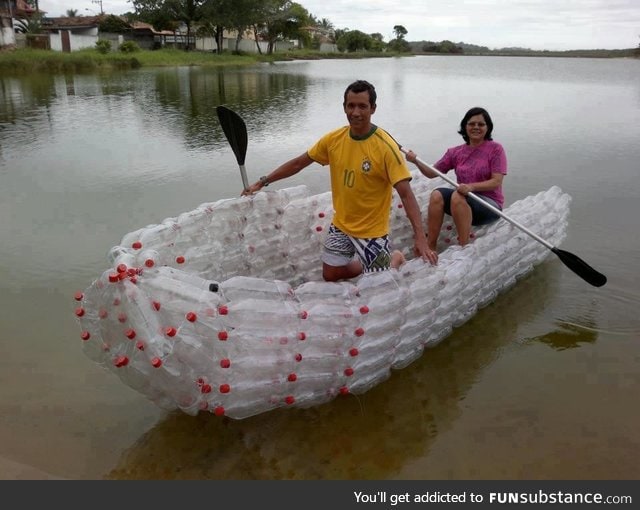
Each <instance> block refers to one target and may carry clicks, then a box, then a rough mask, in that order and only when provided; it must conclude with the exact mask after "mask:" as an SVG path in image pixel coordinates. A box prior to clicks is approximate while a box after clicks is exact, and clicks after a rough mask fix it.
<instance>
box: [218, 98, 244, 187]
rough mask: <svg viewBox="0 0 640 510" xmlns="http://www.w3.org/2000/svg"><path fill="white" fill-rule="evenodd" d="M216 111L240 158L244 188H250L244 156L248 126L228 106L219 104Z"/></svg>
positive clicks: (234, 151) (239, 164) (230, 142)
mask: <svg viewBox="0 0 640 510" xmlns="http://www.w3.org/2000/svg"><path fill="white" fill-rule="evenodd" d="M216 113H217V114H218V120H219V121H220V125H221V126H222V131H224V135H225V136H226V137H227V141H228V142H229V145H231V149H232V150H233V153H234V154H235V155H236V159H237V160H238V166H239V167H240V175H241V176H242V185H243V186H244V189H249V181H248V180H247V171H246V169H245V167H244V158H245V156H246V154H247V126H246V125H245V123H244V120H242V117H240V115H238V114H237V113H236V112H234V111H233V110H230V109H229V108H227V107H226V106H222V105H220V106H217V107H216Z"/></svg>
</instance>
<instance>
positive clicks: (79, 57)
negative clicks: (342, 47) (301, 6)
mask: <svg viewBox="0 0 640 510" xmlns="http://www.w3.org/2000/svg"><path fill="white" fill-rule="evenodd" d="M392 56H395V55H394V54H391V53H384V54H382V53H354V54H348V55H345V54H343V53H320V52H317V51H315V52H314V51H291V52H286V53H276V54H273V55H259V54H246V55H234V54H231V53H223V54H222V55H217V54H215V53H211V52H202V51H188V52H187V51H182V50H173V49H163V50H157V51H148V50H140V51H136V52H134V53H119V52H111V53H107V54H106V55H103V54H102V53H99V52H98V51H97V50H95V49H86V50H81V51H74V52H72V53H63V52H60V51H49V50H32V49H21V50H15V51H6V52H0V73H3V74H25V73H33V72H49V73H52V72H53V73H55V72H60V73H74V72H90V71H97V70H114V69H137V68H140V67H162V66H242V65H251V64H256V63H259V62H276V61H286V60H298V59H300V60H313V59H326V58H371V57H392Z"/></svg>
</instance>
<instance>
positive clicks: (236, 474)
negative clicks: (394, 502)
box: [106, 264, 556, 479]
mask: <svg viewBox="0 0 640 510" xmlns="http://www.w3.org/2000/svg"><path fill="white" fill-rule="evenodd" d="M555 281H556V274H555V268H554V267H549V264H546V265H543V266H542V267H539V268H538V269H537V270H535V271H534V272H533V273H532V274H531V275H530V276H529V277H527V278H526V279H525V280H523V281H521V282H520V283H519V284H518V285H516V286H515V287H514V288H513V289H512V290H511V291H509V292H508V293H507V294H505V295H503V296H501V297H500V298H498V300H497V301H495V302H494V303H492V304H491V305H490V306H488V307H487V308H485V309H483V310H481V311H480V312H479V313H478V315H476V316H475V317H474V318H472V319H471V321H469V322H468V323H467V324H465V325H463V326H462V327H460V328H459V329H457V330H456V331H455V332H454V333H453V334H452V335H451V336H450V337H449V338H448V339H446V340H445V341H444V342H443V343H441V344H440V345H439V346H438V347H436V348H433V349H430V350H427V351H426V352H425V354H424V356H423V357H422V358H421V359H420V360H418V361H417V362H415V363H414V364H412V365H411V366H409V367H407V368H405V369H403V370H400V371H398V372H394V373H393V375H392V377H391V378H390V379H389V380H387V381H385V382H384V383H382V384H381V385H379V386H377V387H375V388H374V389H373V390H371V391H369V392H367V393H366V394H364V395H361V396H353V395H350V396H346V397H341V398H338V399H337V400H335V401H333V402H331V403H329V404H327V405H323V406H319V407H315V408H311V409H290V410H288V409H280V410H276V411H274V412H270V413H265V414H262V415H258V416H254V417H252V418H248V419H246V420H240V421H234V420H230V419H227V418H223V419H220V418H216V417H214V416H212V415H208V414H207V415H200V416H198V417H196V418H193V417H190V416H187V415H184V414H182V413H174V414H170V415H169V416H167V418H166V419H164V420H163V421H161V422H160V423H158V424H157V425H156V426H155V427H154V428H153V429H151V430H150V431H148V432H147V433H146V434H145V435H144V436H142V437H141V438H140V439H139V440H138V441H137V442H136V444H135V445H134V446H133V447H131V448H130V449H129V450H128V451H127V452H125V454H124V455H123V457H122V458H121V460H120V462H119V464H118V465H117V466H116V467H115V468H114V469H113V470H112V471H111V472H110V473H108V474H107V475H106V478H110V479H174V478H177V479H386V478H390V477H393V476H394V475H396V474H397V473H398V472H399V471H400V469H401V468H402V467H403V466H405V465H406V464H407V462H408V461H410V460H412V459H416V458H420V457H425V456H427V455H428V452H429V448H430V445H431V444H432V442H433V441H434V439H435V438H436V437H437V435H438V434H440V433H441V432H443V431H445V430H448V429H450V428H451V427H452V425H453V423H454V422H455V421H456V419H457V417H458V416H459V414H460V412H461V410H460V406H461V403H462V401H463V400H464V399H465V395H466V393H467V392H468V391H469V389H470V388H471V387H473V384H474V382H475V381H476V380H477V379H478V378H479V377H480V376H481V374H482V372H483V371H484V370H485V369H486V368H487V367H489V366H490V365H491V364H492V363H493V362H494V361H495V360H496V359H497V358H498V357H499V356H500V355H501V352H502V350H503V349H505V348H507V347H508V346H509V345H510V344H512V343H513V342H514V334H515V332H516V330H517V328H518V327H519V326H520V325H522V324H523V323H526V322H528V321H530V320H532V319H533V318H534V317H535V316H536V315H537V314H538V313H539V312H540V310H541V309H543V308H544V307H545V306H546V305H547V302H548V298H549V295H550V294H552V293H553V292H554V290H555V289H554V287H555V286H554V282H555ZM453 447H454V448H455V446H453ZM416 477H417V478H420V474H416Z"/></svg>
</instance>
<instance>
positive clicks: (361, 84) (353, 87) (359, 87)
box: [342, 80, 378, 106]
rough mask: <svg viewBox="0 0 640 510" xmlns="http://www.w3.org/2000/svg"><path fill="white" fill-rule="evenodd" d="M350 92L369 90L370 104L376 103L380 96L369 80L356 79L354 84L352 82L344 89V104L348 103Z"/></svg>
mask: <svg viewBox="0 0 640 510" xmlns="http://www.w3.org/2000/svg"><path fill="white" fill-rule="evenodd" d="M349 92H353V93H355V94H359V93H360V92H369V104H370V105H371V106H375V105H376V99H377V98H378V94H376V88H375V87H374V86H373V85H371V83H369V82H368V81H365V80H356V81H354V82H353V83H352V84H350V85H349V86H348V87H347V89H346V90H345V91H344V101H343V102H342V106H346V105H347V94H348V93H349Z"/></svg>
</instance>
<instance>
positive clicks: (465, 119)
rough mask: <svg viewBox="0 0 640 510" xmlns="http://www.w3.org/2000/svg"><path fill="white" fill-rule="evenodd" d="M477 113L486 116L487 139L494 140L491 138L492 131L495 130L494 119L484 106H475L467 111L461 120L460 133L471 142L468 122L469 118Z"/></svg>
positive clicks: (485, 136) (466, 140)
mask: <svg viewBox="0 0 640 510" xmlns="http://www.w3.org/2000/svg"><path fill="white" fill-rule="evenodd" d="M475 115H482V116H483V117H484V121H485V122H486V123H487V133H486V134H485V135H484V139H485V140H493V138H491V132H492V131H493V121H492V120H491V115H489V112H488V111H487V110H485V109H484V108H480V107H479V106H475V107H474V108H471V110H469V111H468V112H467V113H465V114H464V117H462V120H461V121H460V131H458V133H459V134H460V135H462V138H464V141H465V142H466V143H467V144H468V143H469V135H467V122H468V121H469V119H470V118H471V117H473V116H475Z"/></svg>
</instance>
